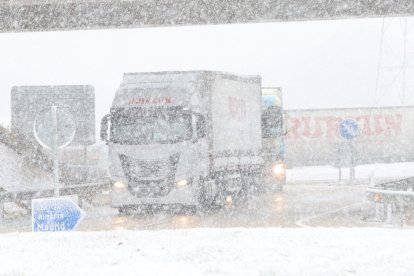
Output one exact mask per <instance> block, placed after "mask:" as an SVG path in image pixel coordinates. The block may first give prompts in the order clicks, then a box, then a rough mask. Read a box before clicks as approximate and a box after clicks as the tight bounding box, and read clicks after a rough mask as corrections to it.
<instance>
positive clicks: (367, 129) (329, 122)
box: [287, 113, 403, 139]
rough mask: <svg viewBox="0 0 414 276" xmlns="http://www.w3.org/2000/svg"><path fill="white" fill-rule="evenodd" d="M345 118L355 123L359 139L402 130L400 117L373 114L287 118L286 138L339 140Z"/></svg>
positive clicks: (396, 115)
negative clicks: (335, 138)
mask: <svg viewBox="0 0 414 276" xmlns="http://www.w3.org/2000/svg"><path fill="white" fill-rule="evenodd" d="M346 118H351V119H354V120H356V121H357V123H358V126H359V129H360V131H361V133H360V136H361V137H364V136H365V137H367V136H380V135H389V136H395V135H398V134H400V133H401V130H402V126H401V125H402V119H403V117H402V115H401V114H399V113H397V114H373V115H361V116H355V117H352V116H349V117H339V116H301V117H294V116H291V117H288V120H287V128H288V133H287V138H290V139H302V138H332V137H338V138H340V133H339V124H340V123H341V122H342V121H343V120H344V119H346Z"/></svg>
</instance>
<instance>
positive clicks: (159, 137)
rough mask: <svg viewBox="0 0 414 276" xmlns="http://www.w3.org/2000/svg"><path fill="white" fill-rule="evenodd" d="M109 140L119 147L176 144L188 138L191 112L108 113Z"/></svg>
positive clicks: (156, 109)
mask: <svg viewBox="0 0 414 276" xmlns="http://www.w3.org/2000/svg"><path fill="white" fill-rule="evenodd" d="M112 114H113V117H112V120H111V141H112V142H114V143H119V144H128V145H137V144H157V143H159V144H167V143H178V142H182V141H185V140H188V139H190V138H191V137H192V127H191V113H190V112H187V111H184V110H183V109H182V108H177V107H169V108H165V107H154V108H129V109H119V110H114V111H113V112H112Z"/></svg>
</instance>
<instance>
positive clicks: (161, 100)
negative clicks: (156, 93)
mask: <svg viewBox="0 0 414 276" xmlns="http://www.w3.org/2000/svg"><path fill="white" fill-rule="evenodd" d="M171 103H172V98H171V97H137V98H132V99H130V100H129V104H134V105H146V104H171Z"/></svg>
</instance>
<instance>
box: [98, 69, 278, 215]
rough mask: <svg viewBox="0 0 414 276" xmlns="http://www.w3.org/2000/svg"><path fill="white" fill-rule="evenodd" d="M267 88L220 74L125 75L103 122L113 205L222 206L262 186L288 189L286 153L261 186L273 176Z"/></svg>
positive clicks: (247, 79) (249, 79)
mask: <svg viewBox="0 0 414 276" xmlns="http://www.w3.org/2000/svg"><path fill="white" fill-rule="evenodd" d="M261 89H262V87H261V78H260V77H258V76H236V75H232V74H228V73H222V72H211V71H188V72H158V73H126V74H124V78H123V82H122V84H121V86H120V87H119V89H118V90H117V92H116V95H115V98H114V100H113V103H112V107H111V110H110V114H108V115H106V116H104V118H103V119H102V123H101V139H102V140H104V141H106V142H107V144H108V146H109V158H110V174H111V182H112V192H111V205H112V207H114V208H118V210H119V211H120V212H124V211H126V210H128V209H130V208H140V207H142V206H148V205H186V206H198V207H211V206H213V205H216V206H223V205H224V203H225V200H226V198H227V197H228V196H229V195H230V196H232V198H233V199H241V198H245V195H246V194H247V190H249V189H250V188H254V187H255V185H256V183H260V184H261V185H263V183H267V182H272V183H274V182H275V181H276V182H277V181H278V182H280V184H283V183H284V180H285V171H284V165H280V164H278V162H280V161H281V159H280V158H281V155H279V157H273V158H270V159H269V156H266V157H265V158H267V159H268V160H272V159H273V160H274V162H273V163H272V165H273V167H271V168H268V171H269V172H271V171H272V169H273V174H275V175H272V178H273V180H272V181H267V182H266V181H264V180H263V178H264V176H265V175H271V174H272V173H265V172H266V169H265V170H263V169H264V164H265V162H264V158H263V153H262V150H263V149H262V139H263V138H262V121H263V120H266V118H262V95H261ZM270 109H271V111H270V112H269V113H274V112H276V109H275V108H273V107H272V108H270ZM264 110H266V107H264ZM277 112H279V113H281V110H280V109H278V111H277ZM276 117H277V116H276ZM109 125H110V126H109ZM280 125H281V124H279V125H277V124H276V125H274V124H268V126H267V128H272V127H280ZM108 130H109V135H108ZM270 132H271V133H273V136H275V135H276V136H277V135H278V134H279V133H280V131H270ZM268 136H269V135H268ZM270 136H271V135H270ZM270 136H269V137H270Z"/></svg>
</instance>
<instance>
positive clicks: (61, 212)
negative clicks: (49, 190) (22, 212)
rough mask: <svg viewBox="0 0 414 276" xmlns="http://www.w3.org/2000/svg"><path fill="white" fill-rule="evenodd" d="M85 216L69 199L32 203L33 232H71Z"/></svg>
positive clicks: (40, 200)
mask: <svg viewBox="0 0 414 276" xmlns="http://www.w3.org/2000/svg"><path fill="white" fill-rule="evenodd" d="M84 216H85V212H84V211H83V210H82V209H81V208H79V206H78V205H76V204H75V203H74V202H73V201H72V200H71V199H70V198H63V197H62V198H42V199H34V200H33V201H32V230H33V232H59V231H71V230H74V229H75V228H76V226H77V225H78V224H79V222H80V221H81V220H82V219H83V217H84Z"/></svg>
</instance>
